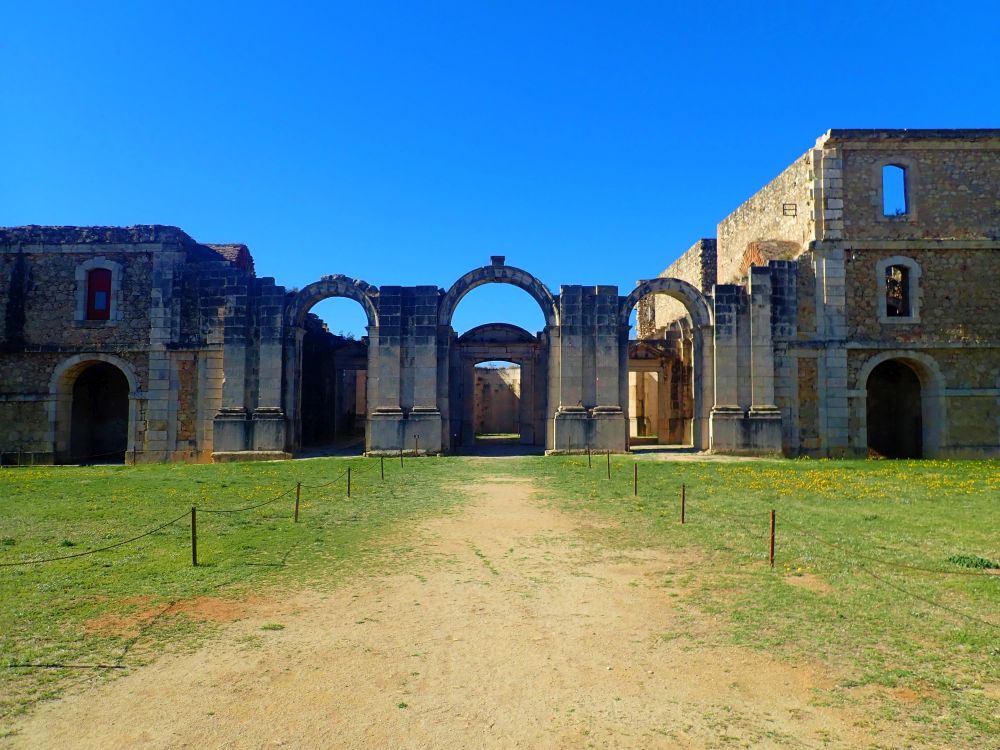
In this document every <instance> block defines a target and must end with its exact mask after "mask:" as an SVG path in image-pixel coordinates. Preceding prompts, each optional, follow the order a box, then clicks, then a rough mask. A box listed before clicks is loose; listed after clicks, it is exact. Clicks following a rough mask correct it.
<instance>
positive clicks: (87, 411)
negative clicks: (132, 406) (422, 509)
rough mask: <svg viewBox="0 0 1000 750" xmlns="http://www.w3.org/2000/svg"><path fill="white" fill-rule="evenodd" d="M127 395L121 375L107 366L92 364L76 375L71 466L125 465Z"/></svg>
mask: <svg viewBox="0 0 1000 750" xmlns="http://www.w3.org/2000/svg"><path fill="white" fill-rule="evenodd" d="M128 394H129V385H128V380H126V378H125V375H124V374H122V371H121V370H119V369H118V368H117V367H115V366H114V365H112V364H109V363H107V362H95V363H93V364H91V365H90V366H88V367H86V368H84V369H83V371H82V372H80V373H79V375H77V377H76V380H75V382H74V383H73V390H72V412H71V416H70V449H69V460H70V461H71V462H73V463H124V462H125V451H126V450H127V449H128V425H129V402H128Z"/></svg>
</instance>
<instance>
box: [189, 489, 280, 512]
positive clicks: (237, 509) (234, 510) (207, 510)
mask: <svg viewBox="0 0 1000 750" xmlns="http://www.w3.org/2000/svg"><path fill="white" fill-rule="evenodd" d="M294 491H295V488H294V487H292V488H291V489H288V490H285V491H284V492H282V493H281V494H280V495H275V496H274V497H272V498H271V499H270V500H265V501H264V502H262V503H256V504H254V505H247V506H246V507H243V508H198V512H199V513H243V512H245V511H248V510H254V509H255V508H263V507H264V506H265V505H270V504H271V503H276V502H277V501H278V500H280V499H281V498H283V497H287V496H288V495H290V494H292V493H293V492H294Z"/></svg>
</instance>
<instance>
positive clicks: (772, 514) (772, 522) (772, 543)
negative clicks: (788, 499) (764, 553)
mask: <svg viewBox="0 0 1000 750" xmlns="http://www.w3.org/2000/svg"><path fill="white" fill-rule="evenodd" d="M770 559H771V567H772V568H773V567H774V509H773V508H772V509H771V553H770Z"/></svg>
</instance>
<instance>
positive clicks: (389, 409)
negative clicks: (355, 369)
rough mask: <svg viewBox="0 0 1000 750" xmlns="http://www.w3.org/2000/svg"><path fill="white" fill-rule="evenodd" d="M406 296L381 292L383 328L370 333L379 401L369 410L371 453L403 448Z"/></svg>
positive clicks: (399, 290) (371, 363)
mask: <svg viewBox="0 0 1000 750" xmlns="http://www.w3.org/2000/svg"><path fill="white" fill-rule="evenodd" d="M402 293H403V288H402V287H398V286H383V287H380V288H379V296H378V315H379V327H378V331H377V333H376V334H375V335H374V336H372V334H371V333H369V339H368V342H369V344H368V345H369V347H370V348H369V352H370V359H369V374H368V378H369V381H370V382H371V383H372V385H373V386H374V387H373V388H372V389H371V390H370V391H369V392H370V393H374V394H375V398H376V399H377V400H374V401H373V402H372V404H371V405H370V407H369V415H368V450H369V451H371V452H375V453H379V452H395V451H398V450H399V449H400V448H402V447H403V424H402V423H403V410H402V408H401V406H400V374H401V373H400V357H401V354H402V352H401V349H402V314H403V310H402Z"/></svg>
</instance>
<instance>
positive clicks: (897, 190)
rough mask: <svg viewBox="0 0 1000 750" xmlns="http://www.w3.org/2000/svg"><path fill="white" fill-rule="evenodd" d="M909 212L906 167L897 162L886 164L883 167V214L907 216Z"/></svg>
mask: <svg viewBox="0 0 1000 750" xmlns="http://www.w3.org/2000/svg"><path fill="white" fill-rule="evenodd" d="M908 213H909V207H908V206H907V200H906V169H905V168H904V167H900V166H899V165H897V164H886V165H885V166H884V167H882V214H883V215H884V216H906V214H908Z"/></svg>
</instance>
